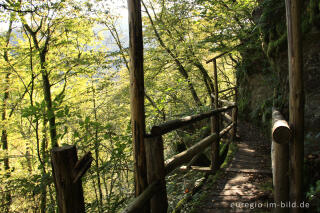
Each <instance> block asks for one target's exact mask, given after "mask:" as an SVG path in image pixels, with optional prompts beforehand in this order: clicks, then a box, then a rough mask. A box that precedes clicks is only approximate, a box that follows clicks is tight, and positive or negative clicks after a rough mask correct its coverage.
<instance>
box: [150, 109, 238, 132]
mask: <svg viewBox="0 0 320 213" xmlns="http://www.w3.org/2000/svg"><path fill="white" fill-rule="evenodd" d="M234 107H236V105H230V106H225V107H221V108H219V109H215V110H211V111H209V112H205V113H201V114H197V115H191V116H186V117H183V118H179V119H176V120H171V121H167V122H165V123H162V124H160V125H158V126H153V127H152V129H151V135H152V136H159V135H164V134H166V133H168V132H171V131H173V130H175V129H178V128H180V127H183V126H186V125H189V124H192V123H195V122H197V121H201V120H203V119H205V118H209V117H211V116H213V115H216V114H218V113H220V112H225V111H227V110H228V109H231V108H234Z"/></svg>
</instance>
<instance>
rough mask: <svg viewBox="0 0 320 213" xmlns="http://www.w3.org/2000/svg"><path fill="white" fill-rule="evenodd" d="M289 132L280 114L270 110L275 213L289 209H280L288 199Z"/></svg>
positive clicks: (281, 212) (282, 212) (283, 212)
mask: <svg viewBox="0 0 320 213" xmlns="http://www.w3.org/2000/svg"><path fill="white" fill-rule="evenodd" d="M290 137H291V132H290V128H289V125H288V123H287V121H285V120H284V118H283V116H282V115H281V113H280V112H279V111H277V110H275V109H273V110H272V149H271V156H272V174H273V187H274V201H275V203H276V204H277V206H276V209H275V212H276V213H285V212H289V208H282V207H281V202H283V203H286V202H288V201H289V200H290V198H289V174H288V173H289V141H290Z"/></svg>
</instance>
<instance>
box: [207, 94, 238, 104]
mask: <svg viewBox="0 0 320 213" xmlns="http://www.w3.org/2000/svg"><path fill="white" fill-rule="evenodd" d="M211 97H212V98H214V99H215V96H214V95H213V94H211ZM218 102H220V103H223V104H227V105H229V106H234V105H235V104H236V103H235V102H233V101H228V100H225V99H219V100H218Z"/></svg>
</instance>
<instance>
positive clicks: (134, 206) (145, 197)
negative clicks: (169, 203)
mask: <svg viewBox="0 0 320 213" xmlns="http://www.w3.org/2000/svg"><path fill="white" fill-rule="evenodd" d="M159 187H160V182H159V181H155V182H153V183H152V184H149V186H148V187H147V188H146V189H145V190H144V191H143V192H142V193H141V194H140V195H139V196H138V197H136V198H135V199H134V200H133V201H132V202H131V203H130V204H129V205H128V206H127V208H125V209H124V210H123V211H122V213H131V212H136V211H137V210H138V209H139V208H141V206H143V205H144V204H145V203H146V202H148V201H149V200H150V199H151V198H152V196H153V195H154V193H155V192H156V191H157V189H158V188H159Z"/></svg>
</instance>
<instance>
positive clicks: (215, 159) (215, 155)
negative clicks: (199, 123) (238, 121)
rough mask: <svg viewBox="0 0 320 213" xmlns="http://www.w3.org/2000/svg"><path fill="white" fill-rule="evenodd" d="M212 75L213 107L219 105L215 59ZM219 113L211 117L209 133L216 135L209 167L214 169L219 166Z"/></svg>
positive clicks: (216, 107)
mask: <svg viewBox="0 0 320 213" xmlns="http://www.w3.org/2000/svg"><path fill="white" fill-rule="evenodd" d="M213 77H214V87H215V88H214V97H215V98H214V99H215V100H214V108H215V109H218V107H219V91H218V75H217V60H216V59H214V60H213ZM219 122H220V121H219V114H217V115H215V116H214V117H211V133H216V134H217V135H218V137H217V139H216V140H215V142H213V143H212V145H211V169H212V170H213V171H216V170H217V169H218V168H219V141H220V138H219Z"/></svg>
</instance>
